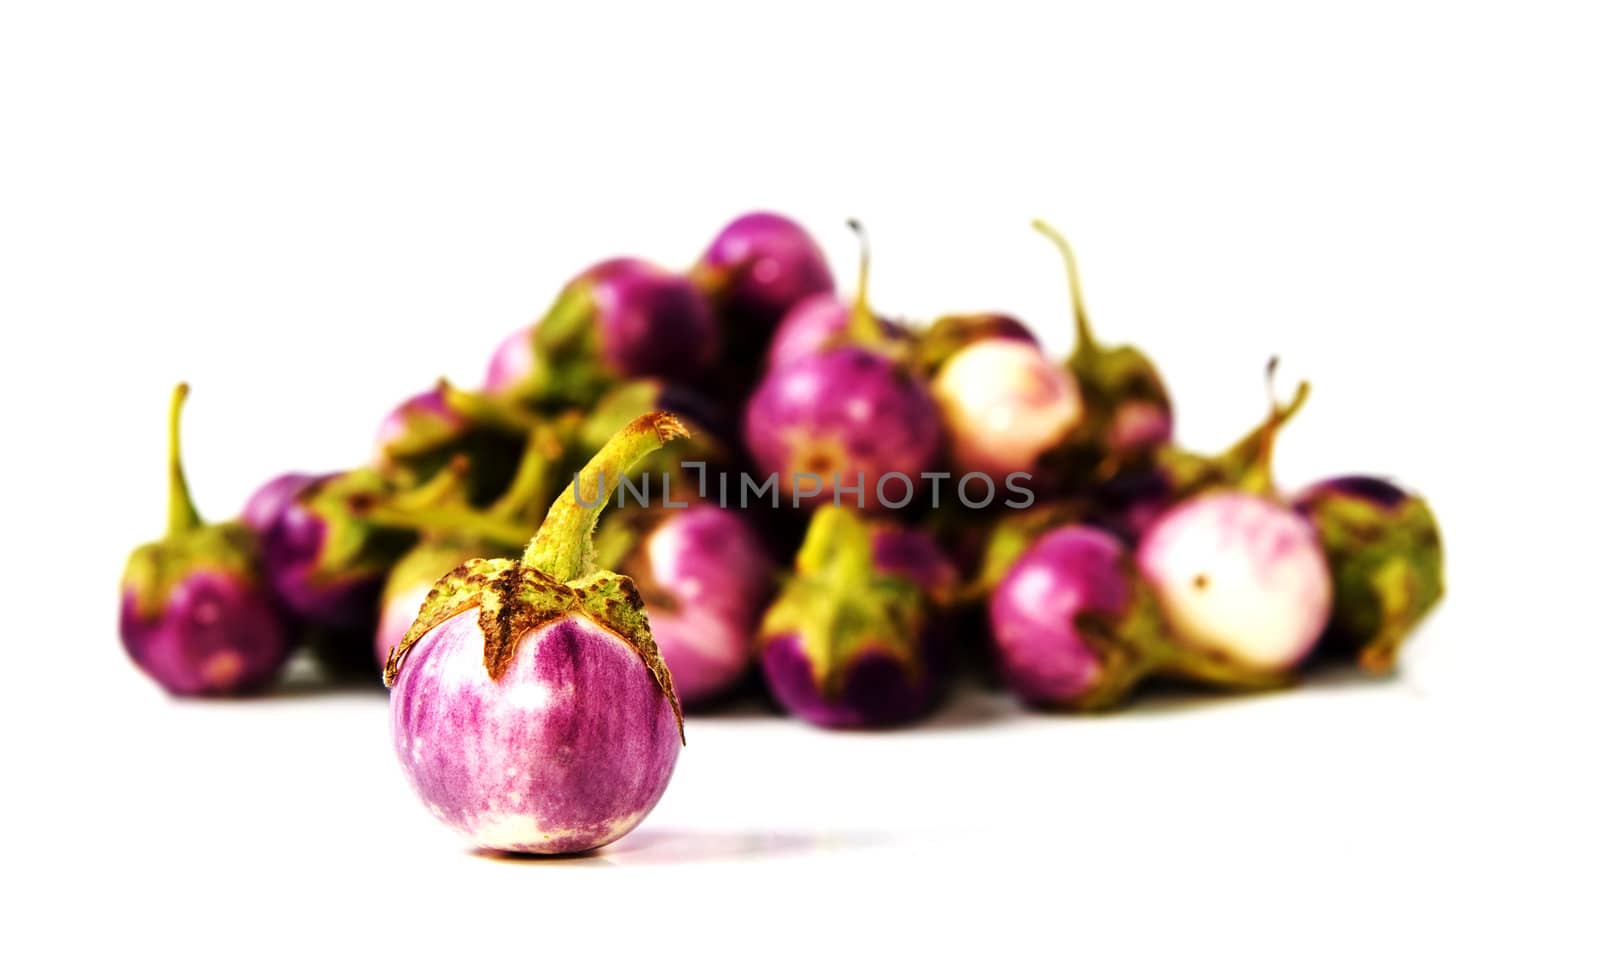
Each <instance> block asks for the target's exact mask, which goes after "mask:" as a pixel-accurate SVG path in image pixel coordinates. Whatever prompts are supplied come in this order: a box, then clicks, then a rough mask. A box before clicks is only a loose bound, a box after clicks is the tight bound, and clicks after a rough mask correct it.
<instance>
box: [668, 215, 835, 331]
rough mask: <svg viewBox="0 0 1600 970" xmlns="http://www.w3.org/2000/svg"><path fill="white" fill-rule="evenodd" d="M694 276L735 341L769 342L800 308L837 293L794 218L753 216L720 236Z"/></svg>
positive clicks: (820, 258) (812, 244) (822, 259)
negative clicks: (743, 337)
mask: <svg viewBox="0 0 1600 970" xmlns="http://www.w3.org/2000/svg"><path fill="white" fill-rule="evenodd" d="M693 276H694V278H695V280H696V281H697V282H699V283H700V285H701V287H702V288H703V289H704V290H705V292H706V293H707V294H709V295H710V297H711V299H712V302H713V303H714V304H715V305H716V307H717V312H718V314H719V315H720V316H721V317H722V318H723V320H724V321H725V326H726V327H727V328H728V331H729V335H730V337H732V338H735V339H734V340H733V342H734V343H741V342H744V343H748V342H750V341H741V340H738V339H737V338H738V335H740V334H746V335H750V336H754V337H756V338H758V339H759V340H760V341H765V340H766V338H767V335H769V334H771V333H772V329H773V328H774V327H776V326H777V325H778V321H779V320H781V319H783V317H784V315H785V314H787V313H788V312H789V311H790V310H791V309H792V308H793V307H794V306H795V305H796V304H798V303H799V302H800V301H801V300H804V299H805V298H806V297H809V296H812V295H815V294H818V293H831V292H833V274H832V273H831V272H830V271H829V270H828V261H827V257H825V256H824V255H823V253H822V250H821V248H820V247H818V246H817V244H816V241H815V240H813V239H812V238H811V236H810V235H809V234H808V233H807V232H806V231H805V230H804V229H802V228H801V227H800V226H799V225H798V224H797V223H795V222H794V221H793V220H791V219H788V218H786V217H784V216H781V215H778V214H777V213H773V212H751V213H747V214H745V215H742V216H740V217H739V218H737V219H735V220H733V221H732V222H730V223H728V224H727V225H726V226H724V227H723V228H722V231H721V232H719V233H717V235H716V238H714V239H713V240H712V241H711V245H710V246H709V247H707V249H706V251H705V255H703V256H701V257H700V262H699V264H698V265H696V267H695V269H694V273H693Z"/></svg>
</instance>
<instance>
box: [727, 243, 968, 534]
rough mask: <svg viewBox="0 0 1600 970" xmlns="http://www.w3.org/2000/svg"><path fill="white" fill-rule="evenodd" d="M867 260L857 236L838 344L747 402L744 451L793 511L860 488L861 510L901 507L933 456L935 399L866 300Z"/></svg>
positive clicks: (790, 365)
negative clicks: (854, 274)
mask: <svg viewBox="0 0 1600 970" xmlns="http://www.w3.org/2000/svg"><path fill="white" fill-rule="evenodd" d="M851 227H852V228H854V229H856V231H857V232H858V233H859V232H860V227H859V225H857V224H856V223H853V222H852V223H851ZM867 258H868V257H867V247H866V240H865V236H863V237H862V247H861V271H860V281H859V283H858V285H857V289H856V301H855V307H854V309H853V311H852V313H851V319H850V325H849V329H848V331H847V332H846V334H845V335H844V336H843V337H842V338H841V341H840V342H837V343H833V344H832V345H831V346H829V347H828V349H823V350H820V351H819V352H817V353H813V354H807V355H802V356H799V357H796V358H794V359H792V360H789V361H788V362H787V363H785V364H783V365H782V366H780V367H777V368H774V369H773V370H771V371H770V372H768V374H767V375H766V377H765V378H764V379H763V380H762V381H761V384H760V385H759V386H758V387H757V388H756V390H755V393H754V394H753V395H752V396H751V398H750V400H749V401H748V402H747V403H746V405H745V412H744V440H745V447H746V449H748V451H749V452H750V456H751V458H752V459H753V461H754V462H755V465H756V467H757V469H758V470H759V471H761V472H763V473H765V474H767V475H776V476H777V477H778V491H779V494H781V495H783V496H785V497H788V498H790V499H791V500H792V501H793V503H794V504H796V505H801V504H805V505H809V506H816V505H819V504H822V503H826V502H831V501H833V499H834V496H835V494H836V493H837V492H840V491H841V490H844V489H857V488H859V492H856V493H855V494H856V495H857V498H856V504H857V505H858V506H859V507H860V508H863V509H880V508H884V507H890V508H899V507H901V506H904V505H906V504H909V503H910V502H911V500H912V498H913V496H914V493H915V491H916V489H917V487H918V485H919V484H920V483H921V479H922V476H923V473H924V472H929V471H933V470H934V463H935V462H936V461H937V459H938V457H939V454H940V451H941V447H942V438H941V434H940V429H939V414H938V409H937V407H936V405H935V404H934V402H933V398H932V397H931V396H930V395H929V393H928V389H927V387H925V386H924V384H923V382H922V380H921V379H920V378H919V377H918V376H917V375H916V374H915V373H914V372H913V369H912V367H910V366H909V365H908V364H907V363H904V362H902V361H901V360H900V359H899V358H900V357H901V356H902V355H901V354H900V353H898V351H899V350H900V349H902V348H901V347H900V346H899V345H898V344H897V343H896V341H895V340H894V339H893V338H891V337H889V336H887V335H886V334H885V332H884V330H883V328H882V327H881V326H880V324H879V322H878V320H877V318H876V317H875V316H874V314H873V313H872V311H871V309H870V307H869V305H868V303H867Z"/></svg>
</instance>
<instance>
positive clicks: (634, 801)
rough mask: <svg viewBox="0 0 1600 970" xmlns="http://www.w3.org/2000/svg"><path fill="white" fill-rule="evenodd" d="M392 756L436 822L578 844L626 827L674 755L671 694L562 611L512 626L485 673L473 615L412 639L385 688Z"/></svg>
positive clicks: (512, 846) (519, 848) (509, 847)
mask: <svg viewBox="0 0 1600 970" xmlns="http://www.w3.org/2000/svg"><path fill="white" fill-rule="evenodd" d="M390 726H391V730H392V735H393V739H394V748H395V754H396V755H398V757H399V759H400V765H401V768H402V769H403V770H404V772H405V775H406V778H407V779H408V780H409V781H410V782H411V786H412V788H413V789H414V790H415V791H416V793H417V794H418V796H419V797H421V799H422V801H423V804H424V805H426V806H427V807H428V810H429V811H430V812H432V813H433V815H434V816H435V817H437V818H438V819H439V820H440V821H442V822H444V823H445V824H446V825H449V826H450V827H452V828H454V829H456V830H457V831H458V832H461V833H462V834H463V835H465V836H466V837H467V838H468V839H470V840H471V841H472V842H473V843H474V844H475V845H478V846H480V847H482V848H486V849H498V850H502V851H506V852H531V853H539V854H559V853H570V852H583V851H587V850H589V849H593V848H596V847H598V846H602V845H605V844H607V843H609V842H612V841H614V840H616V839H619V838H621V837H622V836H624V835H626V834H627V833H628V832H630V831H632V830H633V828H634V827H635V826H637V825H638V824H639V822H640V821H641V820H643V818H644V816H645V815H646V814H647V813H648V812H649V811H650V809H651V808H653V807H654V806H655V804H656V802H657V801H658V800H659V799H660V798H661V794H662V792H664V791H665V790H666V787H667V782H668V781H669V780H670V779H671V777H672V769H673V766H674V765H676V764H677V760H678V748H679V746H680V741H679V735H678V722H677V718H676V716H675V715H674V713H673V710H672V704H671V702H670V701H669V700H668V698H667V696H666V694H665V693H663V692H662V690H661V688H660V687H659V685H657V683H656V680H655V677H654V675H652V674H651V673H650V670H649V668H647V667H646V666H645V665H644V661H642V660H641V659H640V658H639V656H638V654H636V653H634V651H633V650H632V649H631V648H630V647H628V645H627V644H626V643H624V642H623V641H622V640H620V639H619V638H618V637H617V636H616V635H615V634H612V633H610V632H608V631H605V630H602V629H601V628H600V627H598V626H596V625H594V624H593V623H592V622H590V621H588V620H586V619H581V618H577V617H572V616H568V617H565V618H563V619H559V620H556V621H554V622H551V623H548V624H546V625H544V626H542V627H539V628H537V629H535V630H533V631H530V632H529V633H527V634H526V635H524V636H523V638H522V640H521V642H520V643H519V644H518V646H517V650H516V654H515V656H514V657H513V659H512V660H511V662H510V664H509V665H508V666H507V668H506V670H505V671H504V673H503V674H502V675H501V677H500V679H499V680H491V679H490V678H489V674H488V672H487V670H485V668H484V665H483V635H482V633H481V632H479V629H478V611H477V610H471V611H468V612H466V613H463V614H461V615H459V616H455V617H452V618H451V619H448V620H446V621H444V622H443V623H441V624H439V626H437V627H435V628H434V629H433V630H431V631H430V632H429V633H427V634H426V635H425V636H423V637H422V639H420V640H418V641H417V644H416V646H414V647H413V648H412V650H411V652H410V653H409V654H408V655H407V656H406V657H405V660H404V663H402V665H401V667H400V673H399V677H398V678H397V680H396V682H395V685H394V688H393V690H392V691H391V693H390Z"/></svg>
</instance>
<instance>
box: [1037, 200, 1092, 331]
mask: <svg viewBox="0 0 1600 970" xmlns="http://www.w3.org/2000/svg"><path fill="white" fill-rule="evenodd" d="M1033 228H1034V229H1035V231H1037V232H1038V233H1039V234H1040V235H1042V236H1044V237H1045V238H1046V239H1048V240H1050V241H1051V242H1052V243H1055V246H1056V249H1058V250H1060V251H1061V260H1062V262H1064V263H1065V264H1066V266H1067V291H1068V293H1070V294H1071V296H1072V324H1073V327H1074V329H1075V330H1076V331H1077V340H1078V344H1077V346H1076V347H1075V348H1073V352H1072V354H1073V356H1074V357H1076V356H1078V355H1080V354H1083V355H1087V354H1090V353H1093V352H1094V351H1096V350H1098V349H1099V344H1097V343H1096V342H1095V339H1094V331H1093V330H1092V329H1091V328H1090V326H1089V311H1088V310H1087V309H1085V307H1084V303H1083V283H1082V281H1081V280H1080V279H1079V278H1078V257H1077V256H1076V255H1075V254H1074V253H1073V251H1072V244H1071V243H1069V242H1067V237H1066V236H1063V235H1062V234H1061V233H1060V232H1058V231H1056V228H1055V227H1054V226H1052V225H1050V223H1048V222H1045V221H1044V220H1043V219H1035V220H1033Z"/></svg>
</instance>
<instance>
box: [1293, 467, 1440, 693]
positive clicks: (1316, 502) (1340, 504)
mask: <svg viewBox="0 0 1600 970" xmlns="http://www.w3.org/2000/svg"><path fill="white" fill-rule="evenodd" d="M1294 507H1295V509H1296V510H1297V511H1299V512H1300V514H1301V515H1303V516H1305V517H1306V519H1307V520H1308V521H1310V523H1311V525H1312V527H1313V528H1315V529H1316V531H1317V537H1318V540H1319V541H1320V542H1321V545H1322V549H1323V552H1325V553H1326V554H1327V557H1328V565H1329V568H1330V569H1331V570H1332V571H1333V617H1332V620H1331V622H1330V623H1329V625H1328V631H1327V633H1326V634H1325V635H1324V637H1323V639H1322V642H1321V643H1320V644H1318V647H1317V650H1318V653H1319V654H1321V655H1325V656H1328V657H1330V658H1340V657H1350V656H1354V657H1356V658H1357V659H1358V660H1359V662H1360V664H1361V666H1362V667H1363V668H1364V669H1366V670H1368V671H1370V672H1372V673H1377V674H1383V673H1388V672H1389V671H1391V670H1393V669H1394V666H1395V663H1396V661H1397V660H1398V657H1399V653H1400V648H1401V646H1403V645H1404V643H1405V639H1406V637H1407V636H1409V635H1410V633H1411V631H1412V630H1414V629H1415V628H1416V627H1417V625H1418V624H1419V623H1421V622H1422V620H1423V618H1424V617H1426V616H1427V615H1428V613H1429V611H1431V610H1432V609H1433V608H1434V606H1436V605H1437V604H1438V602H1439V600H1440V599H1442V598H1443V596H1444V548H1443V544H1442V541H1441V538H1440V535H1439V523H1438V522H1437V520H1435V519H1434V517H1433V511H1432V509H1430V508H1429V507H1428V503H1427V502H1425V501H1424V500H1423V499H1422V497H1421V496H1420V495H1417V494H1415V493H1412V492H1408V491H1406V490H1405V489H1403V488H1400V487H1399V486H1398V485H1395V484H1394V483H1392V482H1390V481H1388V480H1387V479H1382V478H1372V477H1368V476H1364V475H1347V476H1343V477H1339V478H1330V479H1326V480H1324V481H1321V482H1317V483H1316V484H1314V485H1311V486H1309V487H1308V488H1306V489H1304V490H1302V491H1301V492H1300V493H1299V494H1298V495H1297V496H1295V498H1294Z"/></svg>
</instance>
